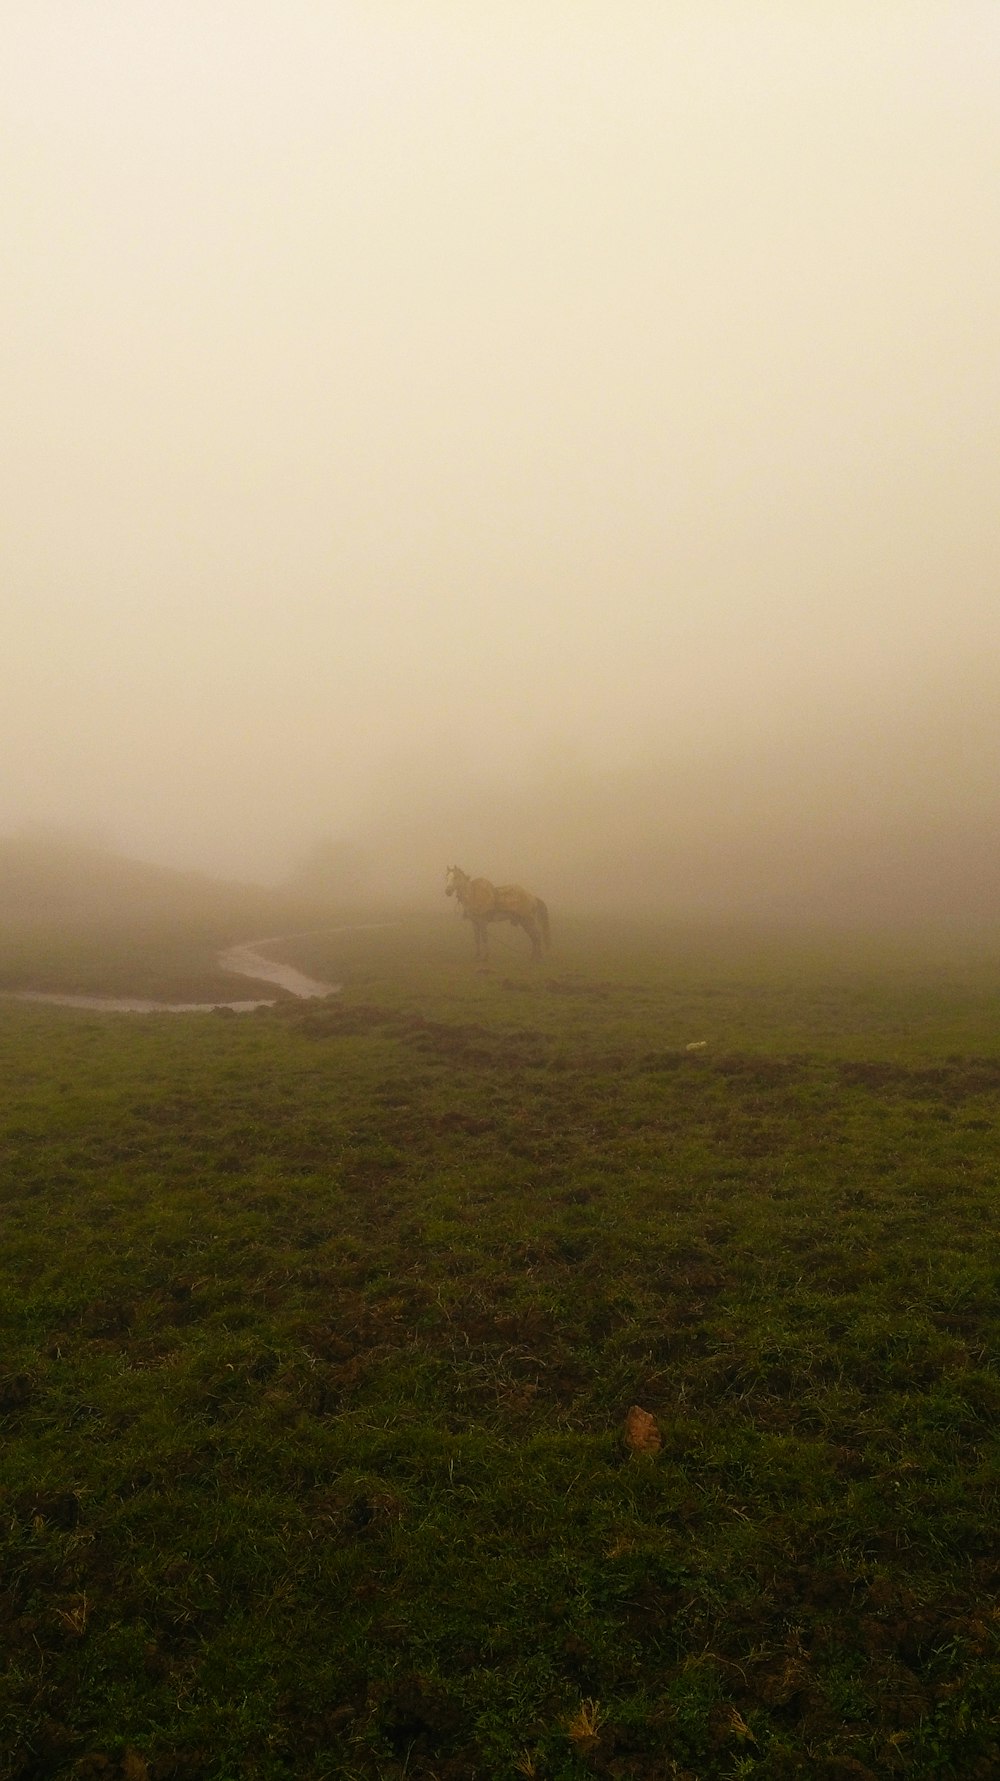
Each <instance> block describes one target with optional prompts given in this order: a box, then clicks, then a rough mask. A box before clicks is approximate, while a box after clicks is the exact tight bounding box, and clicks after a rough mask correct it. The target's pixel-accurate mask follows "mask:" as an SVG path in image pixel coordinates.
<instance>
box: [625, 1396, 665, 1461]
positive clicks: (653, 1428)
mask: <svg viewBox="0 0 1000 1781" xmlns="http://www.w3.org/2000/svg"><path fill="white" fill-rule="evenodd" d="M625 1445H626V1447H627V1448H628V1450H629V1452H630V1453H633V1454H634V1453H659V1451H660V1448H661V1446H662V1445H663V1440H662V1436H661V1435H660V1431H659V1429H658V1427H657V1424H656V1418H655V1416H651V1415H650V1414H649V1411H648V1410H641V1409H640V1408H639V1405H638V1404H633V1405H632V1408H631V1410H630V1411H629V1413H628V1415H627V1416H626V1418H625Z"/></svg>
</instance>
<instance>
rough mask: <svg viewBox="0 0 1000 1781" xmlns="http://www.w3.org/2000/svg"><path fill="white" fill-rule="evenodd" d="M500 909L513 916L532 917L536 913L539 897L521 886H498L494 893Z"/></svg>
mask: <svg viewBox="0 0 1000 1781" xmlns="http://www.w3.org/2000/svg"><path fill="white" fill-rule="evenodd" d="M494 895H495V896H496V904H497V908H498V909H502V910H503V911H504V912H505V913H509V914H511V915H531V914H533V912H534V908H535V904H536V902H537V901H538V899H537V897H533V896H532V895H531V893H530V891H526V890H525V889H524V886H523V885H520V884H498V885H497V887H496V890H495V892H494Z"/></svg>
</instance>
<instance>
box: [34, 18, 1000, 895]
mask: <svg viewBox="0 0 1000 1781" xmlns="http://www.w3.org/2000/svg"><path fill="white" fill-rule="evenodd" d="M998 91H1000V12H998V10H997V9H996V8H995V7H994V6H993V5H991V4H986V3H982V4H977V3H976V0H969V3H968V4H966V5H964V6H962V7H955V6H954V5H951V4H939V5H938V4H923V3H921V0H900V3H899V4H880V3H879V0H867V3H865V4H861V3H859V4H856V5H855V4H851V3H845V4H842V5H839V6H836V7H832V8H817V9H808V8H804V7H802V6H801V5H800V4H799V3H798V0H785V3H782V0H770V3H766V4H761V5H757V6H747V5H745V4H744V3H743V0H731V3H730V4H713V3H712V0H697V3H692V4H685V3H683V0H676V3H671V4H669V5H665V4H663V0H616V3H615V4H611V0H532V3H531V4H528V3H527V0H525V3H523V4H521V3H519V0H478V4H476V5H475V6H466V5H460V4H458V0H453V3H448V0H424V4H422V5H420V6H411V5H407V4H403V3H402V0H397V3H392V0H343V3H341V4H329V5H319V4H312V3H309V0H281V3H280V4H279V3H278V0H214V3H213V4H212V5H211V6H204V5H196V4H194V3H193V0H191V3H189V0H175V3H174V4H171V5H165V4H161V3H154V0H128V3H127V4H126V3H125V0H93V4H87V5H76V6H74V5H69V6H67V5H66V4H65V0H8V3H7V5H6V6H5V9H4V55H3V58H2V62H0V114H2V118H3V128H2V131H0V218H2V241H3V264H4V273H3V277H2V279H0V372H2V380H3V389H4V408H5V422H6V424H5V427H4V429H3V436H2V443H0V461H2V478H3V505H2V510H3V515H4V518H3V522H2V537H0V574H2V590H0V642H2V646H3V661H4V698H3V701H2V703H0V747H2V759H3V771H2V773H0V831H4V832H9V831H13V830H17V829H18V828H19V827H21V826H22V825H24V824H36V825H37V824H43V825H53V826H55V827H72V828H75V829H81V828H84V829H93V828H97V829H99V830H100V831H101V832H102V833H105V834H107V835H109V836H110V837H111V838H112V839H113V841H114V843H115V845H116V846H118V847H120V848H121V849H123V850H124V851H126V852H128V853H129V854H132V855H135V856H137V857H141V858H145V859H150V860H154V861H162V862H164V863H170V864H175V865H179V866H183V867H186V868H187V867H196V868H198V869H201V870H206V871H209V872H213V873H219V874H224V875H226V876H229V877H242V878H246V879H253V880H259V881H264V882H279V881H281V880H283V879H285V878H287V877H288V876H289V875H290V874H293V875H298V876H301V875H302V873H303V872H305V874H306V876H308V874H309V872H310V871H311V872H312V874H313V876H314V877H315V876H316V874H317V872H320V867H322V871H324V872H326V874H327V878H328V880H329V881H330V883H331V885H332V887H333V888H335V889H336V888H339V889H342V890H343V891H344V892H345V894H346V892H347V891H349V890H353V891H354V892H356V893H357V894H359V895H362V896H364V895H369V894H370V895H372V896H375V895H384V894H386V893H387V892H392V893H398V894H399V895H401V896H405V897H412V898H418V899H425V900H430V899H431V898H434V899H438V900H440V893H441V889H442V884H443V870H444V867H445V865H446V864H448V863H450V862H452V861H456V860H457V862H458V863H459V864H461V865H463V866H464V867H465V868H466V869H467V870H469V871H472V872H481V873H484V874H486V875H488V876H490V877H493V878H497V879H500V878H508V877H514V878H519V879H521V880H522V881H523V882H525V883H528V884H531V885H532V887H533V888H535V889H536V890H538V891H540V892H543V893H544V894H545V895H546V896H547V897H548V899H549V900H550V902H551V903H552V905H553V907H554V908H555V907H556V906H557V904H560V903H561V904H563V905H566V906H573V907H580V908H583V907H587V906H589V905H591V904H592V905H593V906H595V907H601V908H615V907H620V908H623V909H626V908H629V909H631V908H642V909H645V910H655V909H663V910H664V911H671V912H682V913H698V912H700V911H701V912H705V913H708V914H712V915H714V914H719V913H722V914H730V913H733V912H746V913H749V914H753V915H755V916H761V915H763V916H773V917H775V918H776V919H786V918H798V917H801V916H816V917H818V918H821V919H827V918H831V919H842V918H845V917H847V918H854V917H860V918H864V919H867V918H869V917H870V918H872V919H877V920H880V921H882V920H888V921H892V922H896V921H898V920H901V919H907V918H910V917H913V918H915V919H921V920H922V919H925V918H934V917H938V916H947V917H948V918H949V919H956V918H957V919H962V918H965V917H969V918H970V919H974V920H976V921H981V920H983V919H987V918H989V917H990V916H992V915H993V914H994V912H995V908H996V905H997V893H998V891H1000V856H998V850H997V823H998V817H1000V789H998V788H1000V699H998V698H997V668H996V664H997V659H998V649H1000V597H998V577H997V568H998V562H1000V549H998V546H1000V502H998V499H997V489H998V487H1000V429H998V426H997V415H998V413H1000V330H998V328H997V316H998V315H1000V278H998V270H1000V233H998V230H997V217H998V216H1000V107H998V105H997V93H998ZM317 850H319V852H318V853H317ZM320 876H322V872H320Z"/></svg>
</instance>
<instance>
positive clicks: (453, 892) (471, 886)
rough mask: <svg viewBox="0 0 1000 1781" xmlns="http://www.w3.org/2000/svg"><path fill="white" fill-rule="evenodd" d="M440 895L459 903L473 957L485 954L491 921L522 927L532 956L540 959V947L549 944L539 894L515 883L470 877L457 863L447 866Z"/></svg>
mask: <svg viewBox="0 0 1000 1781" xmlns="http://www.w3.org/2000/svg"><path fill="white" fill-rule="evenodd" d="M444 894H445V896H446V897H454V898H455V899H456V900H457V901H458V902H459V903H460V904H461V906H462V914H463V915H464V916H465V917H466V919H467V920H468V921H471V923H472V939H473V945H474V948H475V955H476V958H477V959H485V957H486V954H487V943H486V927H487V923H488V922H491V921H509V922H512V923H513V924H514V926H515V927H516V928H523V929H524V931H525V933H526V934H527V936H528V939H529V940H530V941H531V956H532V958H534V959H540V958H541V956H542V947H543V946H544V947H545V948H546V949H547V948H548V947H549V946H551V944H552V938H551V934H550V932H549V912H548V909H547V908H546V906H545V904H544V903H543V902H542V899H541V897H534V896H532V894H531V892H530V891H526V890H522V889H521V886H520V885H519V884H491V883H490V881H489V879H488V878H470V877H469V874H468V873H467V872H463V871H462V869H461V867H460V866H449V867H448V870H447V873H446V875H445V885H444Z"/></svg>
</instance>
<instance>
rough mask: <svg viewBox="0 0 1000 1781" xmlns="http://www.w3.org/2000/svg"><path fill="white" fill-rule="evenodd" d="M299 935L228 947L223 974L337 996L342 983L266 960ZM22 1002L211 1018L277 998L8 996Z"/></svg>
mask: <svg viewBox="0 0 1000 1781" xmlns="http://www.w3.org/2000/svg"><path fill="white" fill-rule="evenodd" d="M298 938H299V936H298V935H296V934H275V935H273V936H272V937H271V938H269V939H266V940H247V941H244V942H242V943H241V944H240V945H239V946H227V947H226V948H225V949H224V950H223V951H222V952H220V953H219V954H218V955H217V960H216V962H217V964H218V966H219V969H220V971H225V972H226V975H227V976H230V977H252V978H253V980H254V982H255V983H274V984H277V986H278V987H279V988H280V989H284V990H287V991H288V993H289V995H292V996H298V997H300V998H301V999H302V1000H303V1001H307V1000H312V999H314V998H316V997H318V996H334V995H336V994H337V992H338V991H339V989H340V987H341V986H340V984H339V983H322V982H321V981H320V979H319V978H318V977H307V976H306V975H305V972H304V971H298V970H296V968H295V966H294V965H282V964H279V963H278V962H277V961H276V960H275V959H269V958H265V956H264V954H263V953H262V952H260V951H259V950H258V948H259V947H262V946H280V944H281V942H282V941H283V940H295V939H298ZM6 993H7V994H8V995H9V996H10V997H11V999H12V1000H14V1001H18V1002H47V1003H50V1004H52V1005H53V1006H55V1007H57V1008H94V1009H98V1010H101V1011H102V1012H104V1013H106V1014H211V1013H212V1012H213V1010H214V1009H216V1008H230V1009H232V1012H233V1013H234V1014H252V1013H253V1011H254V1009H255V1008H273V1007H274V1005H275V1002H276V1000H277V997H275V996H258V997H255V998H254V999H253V1000H246V999H244V1000H240V1001H234V1002H227V1001H219V1000H216V1001H214V1002H154V1001H151V1000H150V999H149V998H148V997H147V996H74V995H70V994H68V993H66V992H63V991H61V990H45V989H15V990H9V991H7V992H6Z"/></svg>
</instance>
